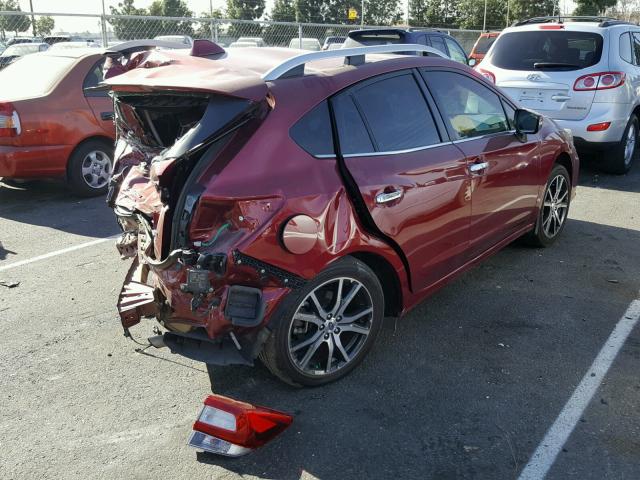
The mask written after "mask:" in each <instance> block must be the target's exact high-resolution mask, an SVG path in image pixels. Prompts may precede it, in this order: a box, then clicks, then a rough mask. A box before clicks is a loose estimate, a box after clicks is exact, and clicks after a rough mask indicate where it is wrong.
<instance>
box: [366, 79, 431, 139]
mask: <svg viewBox="0 0 640 480" xmlns="http://www.w3.org/2000/svg"><path fill="white" fill-rule="evenodd" d="M354 96H355V99H356V101H357V102H358V106H359V107H360V110H361V111H362V114H363V115H364V118H365V120H366V121H367V123H368V125H369V128H370V130H371V134H372V135H373V139H374V140H375V142H376V144H377V147H378V150H379V151H382V152H389V151H394V150H404V149H409V148H417V147H424V146H428V145H433V144H436V143H440V137H439V134H438V130H437V128H436V125H435V123H434V120H433V117H432V116H431V112H430V110H429V106H428V105H427V102H426V100H425V98H424V95H423V94H422V91H421V90H420V87H419V86H418V84H417V83H416V80H415V79H414V77H413V75H412V74H407V75H397V76H394V77H390V78H385V79H383V80H380V81H377V82H375V83H370V84H368V85H365V86H364V87H361V88H358V90H357V91H356V92H355V94H354Z"/></svg>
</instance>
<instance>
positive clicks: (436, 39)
mask: <svg viewBox="0 0 640 480" xmlns="http://www.w3.org/2000/svg"><path fill="white" fill-rule="evenodd" d="M429 39H430V40H431V46H432V47H433V48H435V49H436V50H440V51H441V52H442V53H444V54H446V55H449V52H447V47H446V46H445V44H444V40H443V39H442V37H440V36H439V35H430V36H429Z"/></svg>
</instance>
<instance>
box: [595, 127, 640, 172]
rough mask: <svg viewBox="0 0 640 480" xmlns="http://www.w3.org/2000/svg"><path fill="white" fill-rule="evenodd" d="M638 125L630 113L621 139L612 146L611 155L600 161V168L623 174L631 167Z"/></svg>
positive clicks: (635, 153) (635, 151) (636, 143)
mask: <svg viewBox="0 0 640 480" xmlns="http://www.w3.org/2000/svg"><path fill="white" fill-rule="evenodd" d="M639 126H640V124H639V122H638V117H636V116H635V115H631V118H630V119H629V123H627V127H626V128H625V129H624V133H623V134H622V140H620V143H618V145H617V146H616V147H615V148H614V150H613V155H612V156H611V157H610V158H606V159H605V161H604V162H603V163H602V170H604V171H605V172H607V173H613V174H615V175H624V174H625V173H627V172H628V171H629V169H631V165H633V160H634V159H635V157H636V155H637V152H638V141H637V140H638V131H639V130H640V128H639Z"/></svg>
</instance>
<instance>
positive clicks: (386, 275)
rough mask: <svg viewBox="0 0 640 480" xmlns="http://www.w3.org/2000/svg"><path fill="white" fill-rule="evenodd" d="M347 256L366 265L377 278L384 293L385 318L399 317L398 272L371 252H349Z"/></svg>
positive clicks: (399, 292)
mask: <svg viewBox="0 0 640 480" xmlns="http://www.w3.org/2000/svg"><path fill="white" fill-rule="evenodd" d="M349 256H351V257H353V258H355V259H357V260H359V261H361V262H362V263H364V264H365V265H367V266H368V267H369V268H370V269H371V270H372V271H373V273H374V274H375V276H376V277H377V278H378V281H379V282H380V285H382V290H383V292H384V294H385V295H384V314H385V316H391V317H396V316H399V315H400V313H401V312H402V310H403V307H402V301H403V299H402V287H401V284H400V278H399V277H398V272H396V270H395V268H394V267H393V265H391V263H389V261H388V260H387V259H385V258H384V257H383V256H381V255H378V254H376V253H372V252H365V251H357V252H350V253H349Z"/></svg>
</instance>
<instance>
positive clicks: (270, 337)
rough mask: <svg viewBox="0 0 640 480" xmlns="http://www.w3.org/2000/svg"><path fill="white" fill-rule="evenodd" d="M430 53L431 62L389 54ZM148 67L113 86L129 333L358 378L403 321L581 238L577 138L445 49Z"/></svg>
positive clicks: (210, 359) (327, 377)
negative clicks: (575, 207)
mask: <svg viewBox="0 0 640 480" xmlns="http://www.w3.org/2000/svg"><path fill="white" fill-rule="evenodd" d="M404 50H410V51H414V52H415V51H421V52H423V53H426V54H428V55H429V56H409V55H379V54H381V53H382V54H384V53H386V54H389V53H397V52H402V51H404ZM209 53H210V55H208V56H206V57H205V58H202V57H197V56H189V55H185V54H180V53H176V52H152V53H146V54H145V56H144V58H142V59H140V60H139V67H138V68H136V69H133V70H132V71H130V72H128V73H125V74H123V75H121V76H118V77H116V78H114V79H112V80H109V82H110V84H111V86H112V89H113V91H114V95H115V102H116V112H117V118H116V123H117V125H118V133H119V136H118V140H117V148H116V150H117V151H118V152H119V153H120V154H119V155H118V158H117V159H116V170H115V171H116V174H115V175H114V180H113V188H112V190H111V191H110V194H109V196H108V200H109V202H110V204H111V206H112V207H113V208H114V211H115V213H116V215H117V218H118V221H119V223H120V224H121V226H122V228H123V230H124V233H123V236H122V238H121V239H120V240H119V242H118V246H119V249H120V252H121V254H122V255H123V256H124V257H131V258H132V259H133V265H132V268H131V270H130V273H129V275H128V277H127V280H126V283H125V286H124V288H123V290H122V293H121V295H120V301H119V310H120V315H121V320H122V323H123V326H124V328H125V333H127V334H129V329H130V328H131V327H132V326H133V325H135V324H136V323H138V322H140V320H141V318H142V317H143V316H150V315H153V316H155V317H156V318H157V319H158V320H159V321H160V322H161V324H162V325H163V326H164V327H165V328H166V330H167V331H166V332H165V333H164V334H163V335H161V336H157V337H154V338H151V339H150V341H151V343H152V344H154V345H155V346H158V347H161V346H168V347H169V348H170V349H171V350H172V351H174V352H176V353H180V354H182V355H185V356H188V357H190V358H194V359H197V360H201V361H203V362H206V363H207V364H222V365H224V364H230V363H244V364H251V363H252V362H253V361H254V359H255V358H257V357H258V356H260V358H261V359H262V360H263V362H264V363H266V365H267V366H268V367H269V368H270V370H271V371H272V372H273V373H274V374H275V375H277V376H279V377H280V378H281V379H283V380H284V381H286V382H288V383H291V384H294V385H319V384H323V383H326V382H329V381H332V380H336V379H338V378H340V377H342V376H344V375H345V374H347V373H348V372H349V371H351V370H352V369H353V368H354V367H355V366H356V365H357V364H358V363H359V362H361V361H362V359H363V358H364V356H365V355H366V354H367V352H368V351H369V350H370V349H371V347H372V345H373V342H374V340H375V338H376V336H377V335H378V332H379V331H380V327H381V325H382V320H383V318H384V316H397V315H403V314H405V313H406V312H407V311H408V310H410V309H411V308H413V307H414V306H416V305H417V304H418V303H419V302H420V301H422V300H423V299H425V298H426V297H427V296H428V295H429V294H431V293H432V292H434V291H436V290H437V289H438V288H440V287H442V286H443V285H445V284H446V283H447V282H449V281H450V280H451V279H452V278H454V277H455V276H456V275H459V274H460V273H462V272H464V271H465V270H467V269H468V268H470V267H472V266H473V265H475V264H477V263H478V262H479V261H480V260H482V259H484V258H486V257H488V256H489V255H491V254H493V253H495V252H497V251H498V250H500V249H501V248H502V247H504V246H505V245H507V244H509V243H511V242H513V241H514V240H516V239H518V238H521V237H524V238H526V239H527V241H528V242H529V243H531V244H534V245H536V246H539V247H546V246H549V245H551V244H552V243H553V242H554V241H555V240H556V239H557V238H558V236H559V235H560V233H561V232H562V230H563V228H564V226H565V223H566V220H567V215H568V211H569V205H570V202H571V200H572V198H573V196H574V193H575V187H576V184H577V180H578V168H579V164H578V158H577V155H576V151H575V149H574V146H573V143H572V138H571V134H570V133H569V132H567V131H565V130H563V129H561V128H559V127H558V126H557V125H556V124H555V123H554V122H553V121H552V120H549V119H547V118H544V117H542V116H540V115H537V114H536V113H533V112H531V111H528V110H523V109H520V108H519V106H518V105H517V104H516V103H514V102H513V100H511V99H510V98H508V97H507V96H506V95H504V94H503V93H502V92H501V91H500V90H499V89H497V88H496V87H495V86H494V85H492V84H490V83H489V82H487V81H485V79H484V78H483V77H481V76H480V75H479V74H477V73H476V72H474V71H472V70H471V69H469V68H468V67H466V66H464V65H461V64H459V63H455V62H452V61H450V60H447V59H443V58H438V56H439V55H441V54H440V53H439V52H437V51H436V50H433V49H431V48H430V47H424V46H420V45H409V46H407V45H383V46H373V47H365V48H354V49H342V50H333V51H326V52H318V53H308V54H303V55H300V54H299V52H295V51H292V52H288V51H286V50H283V49H266V48H260V49H252V48H246V49H237V50H230V51H227V52H224V51H223V50H221V49H215V48H212V49H211V51H210V52H209Z"/></svg>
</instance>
